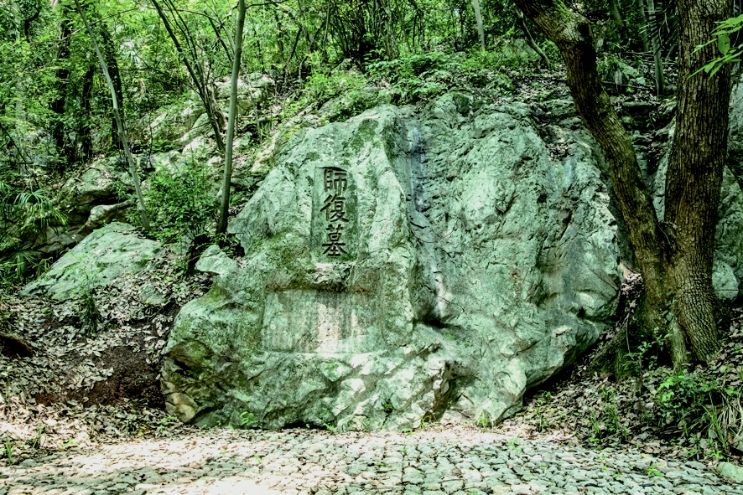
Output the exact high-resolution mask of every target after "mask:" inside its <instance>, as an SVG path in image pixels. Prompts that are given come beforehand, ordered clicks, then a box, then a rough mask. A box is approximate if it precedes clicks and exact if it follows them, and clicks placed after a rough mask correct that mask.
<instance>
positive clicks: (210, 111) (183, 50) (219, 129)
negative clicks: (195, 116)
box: [150, 0, 225, 154]
mask: <svg viewBox="0 0 743 495" xmlns="http://www.w3.org/2000/svg"><path fill="white" fill-rule="evenodd" d="M150 2H151V3H152V6H153V7H155V10H156V11H157V15H158V16H159V17H160V20H161V21H162V23H163V26H164V27H165V30H166V31H167V33H168V36H169V37H170V40H171V41H172V42H173V46H175V49H176V51H177V52H178V55H180V57H181V61H182V62H183V65H185V66H186V71H187V72H188V75H189V76H191V82H192V83H193V85H194V87H195V88H196V94H198V95H199V99H200V100H201V103H202V105H203V106H204V111H205V112H206V116H207V118H208V119H209V125H210V126H211V128H212V131H213V132H214V140H215V141H216V142H217V149H218V151H219V153H222V154H223V153H224V152H225V149H224V140H223V139H222V133H223V131H224V127H225V125H224V115H223V114H222V111H221V110H220V109H219V105H218V104H217V99H216V97H215V96H214V89H213V88H212V87H211V84H210V82H209V79H208V78H207V76H206V73H205V72H204V70H203V65H202V63H201V60H200V59H199V56H198V50H197V47H196V44H195V42H194V40H193V39H192V36H191V33H190V31H189V30H188V26H187V25H186V23H185V21H184V20H183V18H182V17H181V16H180V14H179V13H178V10H177V9H176V7H175V5H174V4H173V3H172V2H171V1H170V0H162V4H161V2H160V1H158V0H150ZM163 5H164V6H165V7H166V8H167V9H168V11H169V12H170V14H171V15H172V16H173V17H174V19H175V21H174V22H171V21H170V19H169V18H168V15H167V13H166V12H165V9H164V8H163ZM176 29H178V31H180V33H181V34H182V36H183V39H184V41H185V43H181V41H180V39H179V38H178V34H177V33H176Z"/></svg>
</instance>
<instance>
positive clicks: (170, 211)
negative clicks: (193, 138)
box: [129, 162, 216, 242]
mask: <svg viewBox="0 0 743 495" xmlns="http://www.w3.org/2000/svg"><path fill="white" fill-rule="evenodd" d="M213 184H214V180H213V179H212V178H210V177H209V176H208V173H207V171H206V167H205V166H204V165H201V164H196V163H194V162H191V163H188V164H185V165H183V166H182V167H180V168H179V169H177V170H174V171H173V170H168V169H160V170H157V171H156V172H155V173H153V174H152V175H151V176H150V177H149V178H148V187H147V188H146V189H145V190H144V199H145V205H146V208H147V214H148V215H149V218H150V223H151V234H152V235H153V236H154V237H155V238H156V239H158V240H160V241H163V242H176V241H182V240H186V241H187V240H189V239H193V238H194V237H196V236H198V235H200V234H206V233H209V232H211V226H212V224H213V223H214V213H215V206H216V199H215V196H214V192H213V190H212V185H213ZM129 216H130V218H129V221H131V222H133V223H137V222H139V219H138V217H139V215H138V214H137V211H136V209H134V208H133V209H132V210H131V211H130V213H129Z"/></svg>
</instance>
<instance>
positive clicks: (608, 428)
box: [588, 386, 629, 445]
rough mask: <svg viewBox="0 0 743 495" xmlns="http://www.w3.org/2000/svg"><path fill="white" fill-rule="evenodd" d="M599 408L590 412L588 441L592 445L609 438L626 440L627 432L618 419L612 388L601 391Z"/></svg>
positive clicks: (614, 390)
mask: <svg viewBox="0 0 743 495" xmlns="http://www.w3.org/2000/svg"><path fill="white" fill-rule="evenodd" d="M601 404H602V406H601V408H600V409H599V410H598V411H596V412H594V411H592V412H591V436H590V438H589V439H588V441H589V442H590V443H592V444H594V445H600V444H601V442H602V441H603V440H604V439H606V438H609V437H619V438H620V439H622V440H626V439H627V438H628V437H629V431H628V430H627V428H625V427H624V425H622V422H621V420H620V417H619V398H618V396H617V391H616V389H615V388H614V387H612V386H607V387H605V388H603V389H602V390H601Z"/></svg>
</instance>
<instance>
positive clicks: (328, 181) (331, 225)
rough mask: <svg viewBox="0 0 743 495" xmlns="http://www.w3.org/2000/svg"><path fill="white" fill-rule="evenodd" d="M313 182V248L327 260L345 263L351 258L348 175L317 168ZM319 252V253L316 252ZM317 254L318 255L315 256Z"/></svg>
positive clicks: (352, 203) (352, 219)
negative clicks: (344, 261) (343, 261)
mask: <svg viewBox="0 0 743 495" xmlns="http://www.w3.org/2000/svg"><path fill="white" fill-rule="evenodd" d="M317 175H318V176H317V177H316V178H317V179H319V180H316V182H315V194H314V205H315V206H314V208H313V220H312V222H313V245H314V246H315V249H316V253H317V254H319V255H320V256H321V257H323V258H326V259H328V260H345V259H348V258H349V257H350V256H351V255H352V254H353V246H352V244H353V242H354V239H353V233H354V232H353V231H354V229H355V225H354V224H355V212H354V211H353V208H354V207H355V196H354V195H353V192H352V189H351V187H350V185H351V184H350V178H349V174H348V172H347V171H346V170H345V169H343V168H340V167H332V166H328V167H320V168H319V169H318V171H317ZM318 248H319V249H318ZM318 251H319V252H318Z"/></svg>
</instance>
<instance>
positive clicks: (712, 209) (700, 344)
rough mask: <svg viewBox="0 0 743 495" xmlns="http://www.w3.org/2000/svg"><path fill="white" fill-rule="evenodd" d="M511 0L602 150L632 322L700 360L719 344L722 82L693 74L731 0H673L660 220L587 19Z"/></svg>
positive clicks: (551, 3) (559, 1)
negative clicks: (716, 275) (639, 282)
mask: <svg viewBox="0 0 743 495" xmlns="http://www.w3.org/2000/svg"><path fill="white" fill-rule="evenodd" d="M515 3H516V4H517V5H518V6H519V7H520V8H521V9H522V10H523V11H524V13H525V14H526V15H527V16H529V17H530V18H531V19H533V20H534V22H535V23H536V24H537V25H538V26H539V27H540V28H541V29H542V30H543V31H544V32H545V33H546V34H547V36H548V37H550V38H551V39H552V41H554V42H555V44H556V45H557V46H558V48H559V49H560V53H561V55H562V58H563V60H564V62H565V69H566V72H567V81H568V85H569V87H570V90H571V92H572V95H573V99H574V101H575V104H576V107H577V109H578V113H579V114H580V115H581V117H582V118H583V120H584V122H585V123H586V126H587V127H588V129H589V131H590V132H591V133H592V135H593V136H594V138H595V139H596V141H598V143H599V145H600V146H601V148H602V149H603V151H604V154H605V157H606V160H607V162H608V170H607V173H608V176H609V179H610V182H611V187H612V188H613V191H614V195H615V197H616V200H617V204H618V206H619V209H620V211H621V214H622V216H623V218H624V221H625V223H626V225H627V229H628V232H629V238H630V242H631V244H632V247H633V249H634V252H635V257H636V259H637V264H638V268H639V270H640V272H641V274H642V277H643V281H644V284H645V293H644V300H643V305H642V313H641V314H642V315H643V319H642V321H643V323H642V326H643V327H645V328H648V329H650V331H652V332H654V333H655V334H656V335H657V336H662V337H664V338H665V339H666V342H667V346H668V349H669V351H670V353H671V357H672V358H673V362H674V364H675V365H677V366H681V365H683V364H685V363H686V362H687V361H688V360H689V358H690V357H693V358H694V359H696V360H699V361H709V360H710V359H712V357H713V356H714V355H715V354H716V352H717V350H718V347H719V329H718V328H717V324H716V320H715V304H716V299H715V295H714V292H713V289H712V255H713V249H714V245H713V244H714V241H713V240H714V234H715V227H716V224H717V210H718V206H719V200H720V186H721V181H722V170H723V166H724V163H725V158H726V150H727V130H728V106H729V102H730V92H731V84H730V76H729V72H730V71H729V68H727V67H726V68H723V69H722V70H720V71H719V72H718V73H717V74H715V75H713V76H711V77H708V76H706V75H703V74H695V73H696V72H697V71H698V69H699V68H701V67H702V66H703V65H704V63H705V62H706V61H708V60H709V59H711V58H713V57H714V56H715V54H716V52H715V50H716V44H709V43H707V41H708V40H709V39H711V37H712V35H713V31H714V29H715V27H716V25H717V23H718V22H719V21H721V20H723V19H725V18H727V17H729V16H730V15H731V13H732V0H678V10H679V17H680V28H681V46H680V58H679V81H680V82H679V94H678V101H679V105H678V115H677V124H676V132H675V135H674V140H673V145H672V150H671V155H670V160H669V166H668V174H667V181H666V195H665V218H664V219H663V221H661V219H659V218H658V216H657V215H656V212H655V209H654V208H653V204H652V193H651V191H650V189H649V187H648V186H647V185H646V183H645V181H644V180H643V175H642V172H641V170H640V167H639V165H638V161H637V157H636V154H635V150H634V148H633V145H632V141H631V139H630V136H629V134H628V133H627V131H626V130H625V129H624V127H623V126H622V123H621V121H620V119H619V116H618V115H617V113H616V111H615V110H614V105H613V104H612V102H611V100H610V98H609V95H608V94H607V93H606V91H605V90H604V88H603V87H602V84H601V80H600V78H599V76H598V71H597V66H596V51H595V48H594V43H593V38H592V35H591V25H590V23H589V21H588V20H587V19H586V18H585V17H583V16H582V15H580V14H579V13H577V12H576V11H574V10H572V9H571V8H569V7H568V6H567V5H566V4H565V3H564V2H563V0H515ZM702 45H704V46H702ZM699 47H701V48H699Z"/></svg>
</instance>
